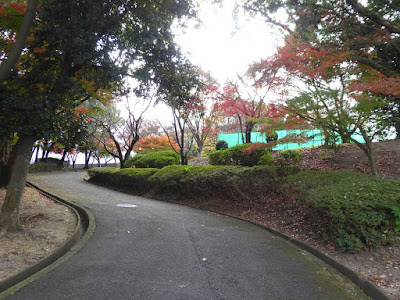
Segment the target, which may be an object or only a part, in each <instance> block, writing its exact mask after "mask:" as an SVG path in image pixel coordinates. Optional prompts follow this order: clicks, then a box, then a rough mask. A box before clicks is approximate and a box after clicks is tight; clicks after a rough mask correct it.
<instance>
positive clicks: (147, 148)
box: [133, 134, 178, 153]
mask: <svg viewBox="0 0 400 300" xmlns="http://www.w3.org/2000/svg"><path fill="white" fill-rule="evenodd" d="M171 147H172V148H173V150H174V151H178V145H177V144H176V143H175V142H174V141H173V140H172V138H171V137H168V136H167V135H161V136H157V135H153V134H151V135H148V136H146V137H143V138H142V139H140V140H139V141H138V142H137V143H136V144H135V146H134V147H133V150H134V151H135V152H136V153H150V152H157V151H166V150H171Z"/></svg>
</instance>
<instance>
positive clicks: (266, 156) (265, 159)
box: [257, 152, 274, 166]
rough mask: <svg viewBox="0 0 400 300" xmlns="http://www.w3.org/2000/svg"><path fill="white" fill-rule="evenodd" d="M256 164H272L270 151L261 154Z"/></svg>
mask: <svg viewBox="0 0 400 300" xmlns="http://www.w3.org/2000/svg"><path fill="white" fill-rule="evenodd" d="M257 164H258V165H262V166H273V165H274V160H273V158H272V155H271V153H270V152H268V153H265V154H264V155H263V156H261V158H260V160H259V161H258V163H257Z"/></svg>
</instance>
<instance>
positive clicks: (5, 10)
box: [0, 0, 39, 84]
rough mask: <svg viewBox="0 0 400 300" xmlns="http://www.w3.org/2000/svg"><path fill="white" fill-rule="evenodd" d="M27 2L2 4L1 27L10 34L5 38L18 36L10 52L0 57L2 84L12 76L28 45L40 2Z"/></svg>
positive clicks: (2, 2) (3, 2) (0, 9)
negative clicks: (11, 73) (23, 50)
mask: <svg viewBox="0 0 400 300" xmlns="http://www.w3.org/2000/svg"><path fill="white" fill-rule="evenodd" d="M18 2H20V3H18ZM25 2H26V1H17V2H14V3H9V2H8V1H1V3H0V16H1V20H0V26H1V27H3V28H7V29H8V30H9V32H8V34H6V35H3V37H4V36H8V37H11V36H12V37H13V36H14V35H15V36H16V37H15V41H13V43H12V45H11V47H10V46H9V47H10V51H9V52H7V53H1V54H2V55H0V56H1V57H2V58H3V59H0V60H1V64H0V84H1V83H2V82H3V81H4V80H5V79H6V78H7V76H9V75H10V72H11V70H12V69H13V68H14V66H15V64H16V63H17V61H18V58H19V57H20V56H21V53H22V49H23V48H24V47H25V45H26V41H27V39H28V35H29V33H30V31H31V26H32V24H33V20H34V18H35V15H36V9H37V6H38V3H39V0H28V4H27V5H26V4H25ZM22 15H23V17H22ZM20 19H22V21H20ZM16 27H19V28H16ZM4 57H5V58H4Z"/></svg>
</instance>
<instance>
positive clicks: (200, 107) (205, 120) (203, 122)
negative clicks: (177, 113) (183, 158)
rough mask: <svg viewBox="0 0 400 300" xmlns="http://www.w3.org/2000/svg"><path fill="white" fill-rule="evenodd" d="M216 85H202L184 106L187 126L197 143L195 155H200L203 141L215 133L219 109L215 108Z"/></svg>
mask: <svg viewBox="0 0 400 300" xmlns="http://www.w3.org/2000/svg"><path fill="white" fill-rule="evenodd" d="M217 90H218V86H216V85H204V86H203V87H202V88H201V90H200V91H199V92H198V93H197V94H196V95H195V98H194V99H193V100H192V101H190V102H189V103H188V104H187V105H186V108H185V114H186V118H187V124H188V127H189V129H190V131H191V133H192V135H193V138H194V140H195V142H196V144H197V156H198V157H201V156H202V153H203V148H204V145H205V142H206V141H207V139H208V138H209V137H210V136H211V135H215V134H216V133H217V124H218V121H219V120H220V112H221V111H220V110H219V109H217V105H216V104H217V99H218V93H217Z"/></svg>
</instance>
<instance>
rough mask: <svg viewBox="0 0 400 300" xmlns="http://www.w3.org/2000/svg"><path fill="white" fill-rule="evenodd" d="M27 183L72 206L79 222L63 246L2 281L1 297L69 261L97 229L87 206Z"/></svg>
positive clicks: (0, 284)
mask: <svg viewBox="0 0 400 300" xmlns="http://www.w3.org/2000/svg"><path fill="white" fill-rule="evenodd" d="M27 185H28V186H31V187H33V188H35V189H36V190H38V191H39V192H40V193H42V194H43V195H45V196H47V197H49V198H50V199H52V200H55V201H57V202H59V203H60V204H62V205H66V206H68V207H70V208H72V210H73V211H74V212H75V214H76V218H77V222H78V223H77V226H76V228H75V231H74V233H73V235H72V236H71V237H70V238H69V239H68V240H67V241H66V242H65V243H64V244H63V245H62V246H60V247H59V248H57V250H55V251H54V252H52V253H51V254H50V255H48V256H46V257H45V258H43V259H42V260H40V261H39V262H38V263H36V264H34V265H32V266H30V267H28V268H27V269H25V270H23V271H21V272H19V273H17V274H15V275H13V276H12V277H9V278H7V279H5V280H3V281H1V282H0V299H4V298H6V297H8V296H11V295H13V294H14V293H15V292H16V291H18V290H19V289H21V288H23V287H24V286H26V285H27V284H29V283H31V282H33V281H35V280H37V279H39V278H40V277H41V276H43V275H44V274H46V273H48V272H50V271H52V270H53V269H55V268H57V267H58V266H59V265H61V264H62V263H64V262H65V261H67V260H68V259H69V258H71V257H72V256H73V255H75V254H76V253H77V252H79V251H80V250H81V249H82V248H83V247H84V246H85V245H86V243H87V242H88V241H89V239H90V238H91V236H92V235H93V233H94V231H95V229H96V222H95V217H94V214H93V213H92V212H91V211H90V210H89V209H87V208H86V207H83V206H81V205H79V204H77V203H75V202H73V201H67V200H65V199H61V198H59V197H57V196H55V195H52V194H50V193H48V192H46V191H45V190H43V189H41V188H39V187H38V186H36V185H34V184H32V183H30V182H27Z"/></svg>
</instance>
